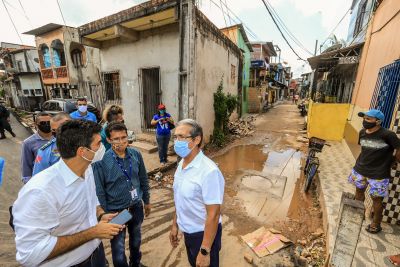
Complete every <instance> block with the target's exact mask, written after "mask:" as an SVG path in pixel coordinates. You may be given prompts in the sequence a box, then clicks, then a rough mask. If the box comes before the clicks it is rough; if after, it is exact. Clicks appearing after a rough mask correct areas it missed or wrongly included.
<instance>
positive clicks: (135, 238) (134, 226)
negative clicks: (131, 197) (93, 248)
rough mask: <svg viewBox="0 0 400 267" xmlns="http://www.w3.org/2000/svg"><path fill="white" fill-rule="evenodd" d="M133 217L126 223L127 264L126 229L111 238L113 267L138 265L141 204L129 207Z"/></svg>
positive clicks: (140, 257)
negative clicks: (127, 249) (126, 250)
mask: <svg viewBox="0 0 400 267" xmlns="http://www.w3.org/2000/svg"><path fill="white" fill-rule="evenodd" d="M129 211H130V212H131V213H132V216H133V218H132V219H131V220H130V221H129V222H128V223H127V224H126V228H127V229H128V234H129V252H130V255H129V262H130V263H129V265H128V262H127V258H126V255H125V236H126V229H124V230H123V231H122V232H121V233H119V234H118V235H116V236H115V237H114V238H113V239H111V252H112V259H113V263H114V267H131V266H132V267H138V266H139V265H140V260H141V259H142V253H141V252H140V244H141V242H142V233H141V227H142V222H143V219H144V213H143V205H142V204H141V203H140V204H137V205H135V206H132V208H130V209H129Z"/></svg>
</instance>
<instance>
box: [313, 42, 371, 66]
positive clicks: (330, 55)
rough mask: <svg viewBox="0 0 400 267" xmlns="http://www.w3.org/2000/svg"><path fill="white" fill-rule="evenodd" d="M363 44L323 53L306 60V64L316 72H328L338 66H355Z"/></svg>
mask: <svg viewBox="0 0 400 267" xmlns="http://www.w3.org/2000/svg"><path fill="white" fill-rule="evenodd" d="M363 46H364V43H358V44H355V45H352V46H348V47H344V48H341V49H337V50H334V51H331V52H327V53H323V54H320V55H318V56H315V57H311V58H308V59H307V60H308V62H309V63H310V65H311V68H312V69H313V70H317V71H318V72H325V71H329V70H330V69H331V68H332V67H335V66H336V65H338V64H357V63H358V62H359V60H360V57H361V52H362V48H363Z"/></svg>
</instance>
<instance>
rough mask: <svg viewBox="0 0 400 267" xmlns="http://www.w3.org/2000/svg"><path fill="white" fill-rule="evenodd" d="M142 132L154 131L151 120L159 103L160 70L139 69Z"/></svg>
mask: <svg viewBox="0 0 400 267" xmlns="http://www.w3.org/2000/svg"><path fill="white" fill-rule="evenodd" d="M140 76H141V83H142V90H141V91H142V92H141V93H142V130H143V131H154V126H152V125H151V120H152V119H153V116H154V114H155V113H156V111H157V106H158V105H159V104H160V103H161V97H160V95H161V90H160V68H149V69H141V71H140Z"/></svg>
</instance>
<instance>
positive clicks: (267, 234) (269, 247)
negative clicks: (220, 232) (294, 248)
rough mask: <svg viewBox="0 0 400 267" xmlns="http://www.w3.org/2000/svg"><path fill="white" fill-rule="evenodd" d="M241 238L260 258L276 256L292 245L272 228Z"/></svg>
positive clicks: (258, 230)
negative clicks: (275, 254)
mask: <svg viewBox="0 0 400 267" xmlns="http://www.w3.org/2000/svg"><path fill="white" fill-rule="evenodd" d="M241 238H242V240H243V241H244V242H245V243H246V244H247V245H248V246H249V247H250V248H251V249H252V250H253V251H254V253H255V254H256V255H257V256H258V257H260V258H262V257H265V256H268V255H270V254H274V253H276V252H278V251H279V250H281V249H282V248H285V247H288V246H290V245H291V244H292V241H290V240H289V239H287V238H286V237H284V236H283V235H282V234H281V233H280V232H279V231H277V230H275V229H272V228H270V229H265V227H261V228H259V229H257V230H256V231H254V232H252V233H249V234H247V235H244V236H241Z"/></svg>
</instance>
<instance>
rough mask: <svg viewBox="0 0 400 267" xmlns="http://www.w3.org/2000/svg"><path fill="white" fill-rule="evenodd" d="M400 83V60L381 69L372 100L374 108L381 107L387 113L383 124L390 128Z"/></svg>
mask: <svg viewBox="0 0 400 267" xmlns="http://www.w3.org/2000/svg"><path fill="white" fill-rule="evenodd" d="M399 85H400V60H396V61H395V62H394V63H392V64H389V65H387V66H385V67H383V68H381V69H380V70H379V74H378V79H377V82H376V86H375V90H374V94H373V96H372V100H371V106H370V108H371V109H372V108H373V109H379V110H380V111H382V112H383V114H385V120H384V121H383V123H382V126H383V127H385V128H389V127H390V124H391V122H392V117H393V113H394V108H395V106H396V101H397V97H398V91H399Z"/></svg>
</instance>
